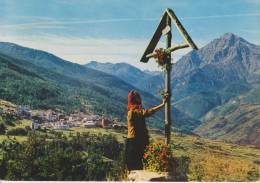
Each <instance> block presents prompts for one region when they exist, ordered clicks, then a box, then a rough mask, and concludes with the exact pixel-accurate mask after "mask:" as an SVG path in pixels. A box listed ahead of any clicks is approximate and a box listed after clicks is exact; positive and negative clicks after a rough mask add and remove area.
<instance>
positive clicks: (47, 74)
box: [0, 33, 260, 145]
mask: <svg viewBox="0 0 260 183" xmlns="http://www.w3.org/2000/svg"><path fill="white" fill-rule="evenodd" d="M0 65H1V67H0V78H1V80H0V97H1V98H2V99H5V100H8V101H11V102H14V103H17V104H28V105H30V106H32V107H34V108H45V109H47V108H53V109H55V110H62V111H65V112H68V113H70V112H73V111H75V110H83V111H86V112H89V113H98V114H101V115H107V116H110V117H116V118H119V119H120V120H122V121H125V116H126V98H127V93H128V92H129V91H130V90H132V89H135V90H137V91H139V92H140V93H141V95H142V97H143V101H144V106H145V107H151V106H153V105H156V104H159V103H160V96H159V94H158V93H159V91H160V90H162V88H163V83H164V82H163V72H151V71H149V72H148V71H142V70H140V69H138V68H136V67H134V66H132V65H130V64H126V63H117V64H112V63H99V62H97V61H91V62H89V63H88V64H85V65H79V64H75V63H71V62H69V61H66V60H63V59H61V58H59V57H57V56H55V55H53V54H50V53H47V52H44V51H41V50H35V49H31V48H26V47H22V46H19V45H16V44H13V43H6V42H0ZM171 77H172V82H171V86H172V92H173V98H172V109H173V110H172V115H173V128H174V129H175V130H181V131H185V132H189V133H196V134H198V135H201V136H205V137H209V138H214V139H216V138H217V139H225V140H230V141H233V142H236V143H241V144H244V143H250V144H256V145H259V143H260V142H259V140H252V139H255V138H257V139H259V137H258V136H257V135H256V134H257V133H258V132H259V124H260V121H259V119H260V117H258V116H259V115H258V114H259V110H260V109H259V107H258V104H259V103H260V101H259V100H260V96H259V95H260V94H259V93H260V92H259V86H260V46H257V45H254V44H251V43H249V42H247V41H246V40H244V39H243V38H240V37H238V36H236V35H234V34H232V33H226V34H224V35H223V36H221V37H220V38H217V39H215V40H213V41H211V42H210V43H209V44H207V45H206V46H204V47H203V48H201V49H199V50H198V51H195V50H194V51H191V52H189V53H188V54H186V55H184V56H183V57H182V58H181V59H180V60H179V61H178V62H177V63H175V64H173V67H172V76H171ZM232 101H233V102H234V101H236V105H235V106H234V105H230V104H233V103H232ZM238 101H239V102H238ZM232 106H233V107H232ZM241 111H243V112H242V113H241V114H239V112H241ZM252 114H254V115H252ZM252 116H255V117H254V118H251V117H252ZM224 118H225V119H224ZM251 119H252V120H251ZM223 120H224V121H225V122H223ZM148 124H150V126H151V127H156V128H163V111H160V112H159V113H158V114H156V115H155V116H154V117H153V118H151V119H149V120H148ZM219 124H221V125H219ZM226 125H227V126H226ZM232 128H236V131H238V132H236V133H234V131H230V129H232ZM238 134H246V135H243V137H242V136H241V138H240V137H237V138H233V137H234V136H239V135H238ZM249 134H250V135H249Z"/></svg>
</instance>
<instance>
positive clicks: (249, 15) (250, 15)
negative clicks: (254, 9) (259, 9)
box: [180, 13, 260, 20]
mask: <svg viewBox="0 0 260 183" xmlns="http://www.w3.org/2000/svg"><path fill="white" fill-rule="evenodd" d="M258 16H260V13H242V14H226V15H206V16H193V17H183V18H180V19H181V20H201V19H219V18H233V17H258Z"/></svg>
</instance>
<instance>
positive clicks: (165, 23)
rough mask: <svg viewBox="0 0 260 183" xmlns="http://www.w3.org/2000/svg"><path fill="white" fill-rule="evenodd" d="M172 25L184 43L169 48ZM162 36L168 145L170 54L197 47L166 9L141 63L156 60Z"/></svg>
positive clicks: (175, 17) (166, 140)
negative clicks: (164, 39) (163, 38)
mask: <svg viewBox="0 0 260 183" xmlns="http://www.w3.org/2000/svg"><path fill="white" fill-rule="evenodd" d="M172 22H173V23H174V25H175V27H176V28H177V29H178V31H179V33H180V34H181V36H182V37H183V38H184V41H185V42H184V43H183V44H179V45H173V46H171V40H172V26H171V23H172ZM162 35H165V36H166V49H165V50H164V52H165V53H166V52H168V53H169V55H168V56H167V57H164V59H165V60H164V62H163V63H165V69H166V71H165V83H164V85H165V88H164V92H165V93H167V94H168V98H167V100H166V104H165V143H166V144H169V143H170V138H171V104H170V102H171V67H172V63H171V52H173V51H176V50H178V49H182V48H187V47H191V48H193V49H196V50H197V49H198V47H197V46H196V45H195V43H194V42H193V41H192V39H191V37H190V36H189V34H188V33H187V31H186V30H185V29H184V27H183V26H182V24H181V22H180V21H179V19H178V18H177V16H176V15H175V14H174V12H173V11H172V10H171V9H169V8H167V9H166V10H165V12H164V14H163V16H162V18H161V20H160V23H159V25H158V27H157V29H156V31H155V33H154V35H153V37H152V39H151V41H150V43H149V44H148V46H147V48H146V50H145V52H144V54H143V56H142V58H141V62H145V63H146V62H148V60H149V59H150V58H156V56H157V53H155V52H154V50H155V47H156V45H157V44H158V42H159V40H160V38H161V36H162Z"/></svg>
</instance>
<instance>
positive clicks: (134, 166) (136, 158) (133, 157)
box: [125, 138, 147, 170]
mask: <svg viewBox="0 0 260 183" xmlns="http://www.w3.org/2000/svg"><path fill="white" fill-rule="evenodd" d="M146 145H147V143H144V142H142V141H140V140H137V139H136V138H131V139H127V140H126V149H125V161H126V165H127V169H128V170H142V169H143V162H142V160H143V155H144V149H145V147H146Z"/></svg>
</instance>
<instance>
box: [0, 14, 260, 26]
mask: <svg viewBox="0 0 260 183" xmlns="http://www.w3.org/2000/svg"><path fill="white" fill-rule="evenodd" d="M258 16H260V13H243V14H224V15H205V16H191V17H183V18H180V20H201V19H219V18H232V17H258ZM23 18H26V17H23ZM28 18H30V17H28ZM36 18H37V17H36ZM31 20H33V21H34V22H30V23H17V24H2V25H0V28H1V29H8V28H22V29H26V28H28V29H30V28H35V27H36V28H37V26H38V27H39V26H44V27H45V28H46V27H47V26H53V28H55V26H56V27H58V26H70V25H76V24H103V23H115V22H118V23H121V22H134V21H158V20H159V18H115V19H89V20H84V19H71V20H56V19H51V18H49V17H38V18H37V21H36V19H31ZM50 28H51V27H50ZM59 28H60V27H59Z"/></svg>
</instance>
